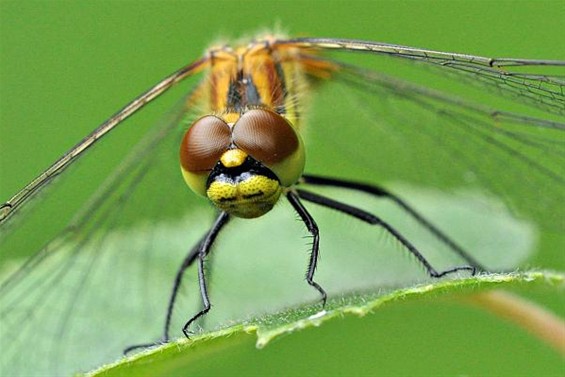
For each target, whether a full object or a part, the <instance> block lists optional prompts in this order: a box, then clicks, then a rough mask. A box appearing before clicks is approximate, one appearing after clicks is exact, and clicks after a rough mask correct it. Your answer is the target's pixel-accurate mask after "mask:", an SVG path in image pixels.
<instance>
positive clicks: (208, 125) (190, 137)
mask: <svg viewBox="0 0 565 377" xmlns="http://www.w3.org/2000/svg"><path fill="white" fill-rule="evenodd" d="M230 145H231V130H230V127H229V126H228V125H227V124H226V122H224V121H223V120H222V119H220V118H218V117H215V116H213V115H207V116H205V117H202V118H200V119H198V120H197V121H196V122H194V124H193V125H192V127H190V129H189V130H188V131H187V132H186V134H185V135H184V138H183V139H182V143H181V146H180V161H181V166H182V168H183V169H184V170H185V171H188V172H203V171H209V170H212V168H214V165H216V163H217V162H218V161H219V160H220V157H222V154H223V153H224V152H225V151H226V150H228V149H229V147H230Z"/></svg>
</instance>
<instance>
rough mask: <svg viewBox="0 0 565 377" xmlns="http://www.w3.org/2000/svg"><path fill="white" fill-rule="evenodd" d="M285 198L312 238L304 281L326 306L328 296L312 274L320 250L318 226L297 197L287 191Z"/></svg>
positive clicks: (314, 270)
mask: <svg viewBox="0 0 565 377" xmlns="http://www.w3.org/2000/svg"><path fill="white" fill-rule="evenodd" d="M286 197H287V198H288V201H289V202H290V204H292V206H293V207H294V210H295V211H296V212H297V213H298V215H299V216H300V218H301V219H302V221H303V222H304V225H306V228H307V229H308V232H310V234H311V235H312V237H313V243H312V249H311V251H310V261H309V262H308V272H307V273H306V281H307V282H308V284H309V285H310V286H312V287H314V288H316V290H317V291H318V292H320V295H321V296H322V307H324V306H326V301H327V299H328V295H327V293H326V291H324V289H323V288H322V287H321V286H320V285H319V284H318V283H316V282H315V281H314V272H316V267H317V265H318V254H319V249H320V235H319V232H318V225H316V222H315V221H314V219H313V218H312V216H310V214H309V213H308V211H307V210H306V208H305V207H304V206H303V205H302V203H301V202H300V199H299V198H298V195H296V194H295V193H294V192H292V191H289V192H288V193H287V195H286Z"/></svg>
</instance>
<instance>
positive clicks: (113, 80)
mask: <svg viewBox="0 0 565 377" xmlns="http://www.w3.org/2000/svg"><path fill="white" fill-rule="evenodd" d="M563 19H565V6H564V5H563V2H559V1H555V2H540V1H531V2H529V1H520V2H490V1H489V2H487V1H484V2H448V1H445V2H429V1H426V2H416V1H414V2H400V1H395V2H354V1H348V2H334V1H324V2H321V1H320V2H316V1H313V2H241V1H237V2H235V1H234V2H217V1H214V2H183V1H155V2H144V1H137V2H129V1H116V2H30V1H14V2H9V1H2V2H1V3H0V56H1V58H0V59H1V60H0V101H1V102H0V135H1V137H0V200H2V201H3V200H5V199H7V198H8V197H9V196H10V195H12V194H13V193H15V192H16V191H17V190H18V189H20V188H21V187H22V186H23V185H25V184H26V183H27V182H28V181H29V180H30V179H31V178H33V177H35V176H36V175H37V174H38V173H40V172H41V171H42V170H43V169H45V168H46V167H47V165H48V164H49V163H51V162H52V161H54V160H55V159H56V158H58V157H59V156H60V155H61V153H63V152H64V151H66V150H67V149H68V148H70V147H71V146H72V145H74V144H75V143H76V142H77V141H78V140H80V139H81V138H82V137H84V136H85V135H86V134H87V133H88V132H89V131H91V130H92V129H93V128H94V127H95V126H96V125H97V124H99V123H100V122H101V121H103V120H104V119H106V118H107V117H108V116H109V115H110V114H112V113H113V112H115V111H116V110H117V109H119V108H120V107H121V106H123V105H124V104H125V103H126V102H127V101H129V100H131V99H132V98H134V97H135V96H137V95H138V94H139V93H140V92H142V91H143V90H145V89H146V88H147V87H148V86H150V85H152V84H153V83H155V82H157V81H158V80H159V79H161V78H162V77H163V76H164V75H165V74H168V73H169V72H172V71H174V70H175V69H177V68H179V67H181V66H183V65H184V64H186V63H188V62H190V61H191V60H193V59H195V58H197V57H199V56H200V55H201V53H202V52H203V51H204V50H205V48H206V47H207V46H208V45H209V43H210V42H213V41H214V40H216V39H217V38H219V37H226V38H238V37H240V36H242V35H250V34H253V33H255V32H256V31H257V30H262V29H265V28H273V27H274V26H277V25H279V26H280V29H281V30H283V31H284V32H287V33H288V34H291V35H305V36H324V37H341V38H359V39H367V40H375V41H383V42H388V43H397V44H404V45H409V46H417V47H424V48H429V49H435V50H441V51H453V52H464V53H470V54H477V55H483V56H498V57H500V56H502V57H507V56H508V57H528V58H544V59H563V58H564V57H565V43H563V37H562V20H563ZM175 102H176V98H172V96H169V97H167V98H165V99H163V101H160V102H159V103H158V104H157V105H155V106H151V107H150V108H148V109H146V110H144V113H143V116H142V118H138V119H139V122H140V123H142V124H141V125H140V126H139V127H140V129H147V127H149V126H150V125H151V124H154V123H155V122H157V121H158V120H159V119H160V118H161V117H162V114H163V112H165V111H166V109H168V108H170V107H171V105H172V104H174V103H175ZM130 126H134V125H133V124H132V123H130ZM135 126H137V125H135ZM120 153H121V152H120V151H116V155H117V156H120ZM122 154H123V153H122ZM106 158H107V160H102V161H100V163H101V164H103V163H109V161H111V160H112V159H115V158H116V157H115V156H107V157H106ZM63 210H64V209H63ZM50 221H51V219H50ZM32 236H33V235H31V234H30V237H32ZM538 262H539V263H540V264H542V265H543V264H544V261H538ZM562 262H563V261H562V260H561V261H560V260H559V259H554V260H553V261H550V262H548V263H547V264H546V266H552V265H553V266H556V267H563V264H562ZM560 263H561V264H560ZM532 295H533V296H536V293H534V294H532ZM537 295H538V296H543V297H545V298H542V299H541V300H542V301H551V302H555V301H558V300H562V296H560V295H557V294H546V293H545V292H540V293H538V294H537ZM558 307H561V308H563V305H562V301H561V302H560V303H559V304H556V305H555V308H558ZM210 352H211V353H210V354H209V355H206V357H205V358H202V359H198V363H197V366H196V365H195V366H194V368H198V369H192V370H187V375H191V372H194V373H196V371H197V370H198V371H199V373H200V375H211V374H225V375H228V374H240V375H253V374H261V375H265V374H272V375H288V374H293V375H299V374H310V375H332V374H333V375H340V374H348V375H356V374H375V375H533V374H538V375H540V374H541V375H552V374H553V375H557V374H559V373H561V374H563V372H564V370H563V367H564V365H563V359H562V358H560V357H559V356H558V355H556V354H555V353H554V352H553V351H552V350H550V349H549V348H547V347H546V346H545V345H543V344H541V343H539V342H538V341H537V340H535V339H533V338H531V337H530V336H529V335H527V334H526V333H524V332H523V331H522V330H520V329H517V328H515V327H513V326H512V325H509V324H507V323H504V322H502V321H501V320H499V319H497V318H494V317H492V316H490V315H488V314H486V313H483V312H479V311H477V310H476V309H472V308H468V307H466V306H463V305H459V304H456V303H453V302H449V301H446V300H437V302H434V301H430V302H426V303H410V304H400V305H397V306H395V307H391V308H385V309H383V310H382V311H379V313H378V314H376V315H372V316H369V317H368V318H363V319H358V318H348V319H346V320H344V321H340V322H337V321H336V322H335V323H332V324H329V325H324V326H323V328H321V329H317V330H308V331H306V332H304V333H300V334H294V335H292V336H288V337H285V338H283V339H280V340H278V341H277V342H275V343H274V344H273V345H271V346H269V347H267V348H266V349H265V350H261V351H257V350H255V349H254V347H253V345H252V341H250V340H249V339H248V340H247V341H246V342H244V346H242V347H240V348H238V349H237V350H234V349H224V350H215V349H213V348H212V349H211V351H210ZM540 371H541V372H540Z"/></svg>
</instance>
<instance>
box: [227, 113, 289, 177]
mask: <svg viewBox="0 0 565 377" xmlns="http://www.w3.org/2000/svg"><path fill="white" fill-rule="evenodd" d="M233 141H234V143H235V145H237V146H238V147H239V148H240V149H242V150H243V151H245V152H246V153H247V154H249V155H250V156H251V157H253V158H254V159H256V160H257V161H260V162H262V163H263V164H265V165H266V166H271V165H275V164H278V163H281V162H283V161H284V160H285V159H286V158H288V157H289V156H291V155H292V154H294V153H295V152H296V151H297V149H299V147H300V141H299V139H298V136H297V135H296V132H295V130H294V128H293V127H292V125H291V124H290V123H289V122H288V121H287V120H286V119H285V118H283V117H282V116H281V115H279V114H277V113H275V112H273V111H269V110H262V109H254V110H249V111H247V112H246V113H245V114H243V115H242V116H241V118H240V119H239V120H238V121H237V122H236V124H235V125H234V128H233Z"/></svg>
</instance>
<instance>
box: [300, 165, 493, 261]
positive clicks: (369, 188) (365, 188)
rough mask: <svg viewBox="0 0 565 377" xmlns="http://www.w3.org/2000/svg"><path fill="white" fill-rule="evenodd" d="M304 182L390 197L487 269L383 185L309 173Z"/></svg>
mask: <svg viewBox="0 0 565 377" xmlns="http://www.w3.org/2000/svg"><path fill="white" fill-rule="evenodd" d="M302 182H303V183H306V184H312V185H320V186H334V187H342V188H347V189H351V190H356V191H361V192H364V193H367V194H370V195H374V196H379V197H384V198H388V199H390V200H392V201H393V202H394V203H396V204H397V205H398V206H399V207H400V208H402V209H403V210H404V211H406V212H407V213H408V214H409V215H410V216H412V217H413V218H414V219H415V220H416V221H417V222H418V223H420V225H422V226H423V227H424V228H426V229H427V230H428V231H429V232H430V233H432V234H433V235H434V236H435V237H436V238H437V239H439V240H440V241H441V242H443V243H444V244H446V245H447V246H448V247H449V248H450V249H451V250H452V251H453V252H455V253H456V254H457V255H459V256H460V257H461V258H463V259H464V260H465V261H467V263H469V264H470V265H471V266H473V267H475V268H476V269H477V270H482V271H486V270H487V269H486V268H485V267H483V266H482V265H481V264H480V263H479V262H477V260H476V259H475V258H473V257H472V256H471V255H470V254H469V253H468V252H466V251H465V250H463V248H462V247H461V246H459V245H458V244H457V243H456V242H455V241H453V240H452V239H451V238H449V237H448V236H447V235H446V234H445V233H443V232H442V231H441V230H439V229H438V228H436V227H435V226H434V225H433V224H432V223H431V222H429V221H428V220H426V218H424V217H423V216H422V215H420V214H419V213H418V212H417V211H416V210H415V209H414V208H412V207H411V206H410V205H408V203H406V202H405V201H404V200H402V199H400V198H399V197H398V196H396V195H394V194H393V193H391V192H389V191H387V190H386V189H384V188H382V187H379V186H374V185H368V184H365V183H359V182H352V181H345V180H341V179H335V178H327V177H320V176H315V175H307V174H305V175H303V176H302Z"/></svg>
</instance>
